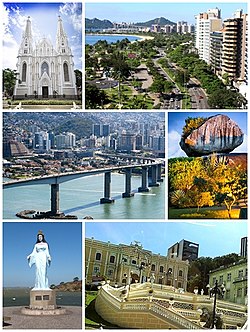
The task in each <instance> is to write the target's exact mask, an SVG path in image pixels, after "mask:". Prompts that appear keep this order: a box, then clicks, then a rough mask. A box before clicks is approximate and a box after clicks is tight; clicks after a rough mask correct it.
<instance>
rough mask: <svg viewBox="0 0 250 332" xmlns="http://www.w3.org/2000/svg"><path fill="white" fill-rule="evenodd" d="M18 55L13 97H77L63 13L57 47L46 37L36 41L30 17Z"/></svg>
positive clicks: (57, 35) (57, 36) (58, 29)
mask: <svg viewBox="0 0 250 332" xmlns="http://www.w3.org/2000/svg"><path fill="white" fill-rule="evenodd" d="M17 59H18V60H17V80H16V85H15V89H14V99H20V100H22V99H36V98H38V99H53V98H60V99H64V98H65V99H76V97H77V89H76V80H75V73H74V62H73V55H72V52H71V49H70V47H69V44H68V38H67V35H66V33H65V31H64V28H63V23H62V19H61V17H60V16H59V17H58V23H57V33H56V46H55V47H54V46H53V45H52V43H51V42H50V40H48V39H47V38H43V39H42V40H40V41H39V42H38V43H36V44H34V41H33V37H32V30H31V20H30V17H28V19H27V23H26V28H25V31H24V33H23V36H22V42H21V45H20V48H19V52H18V56H17Z"/></svg>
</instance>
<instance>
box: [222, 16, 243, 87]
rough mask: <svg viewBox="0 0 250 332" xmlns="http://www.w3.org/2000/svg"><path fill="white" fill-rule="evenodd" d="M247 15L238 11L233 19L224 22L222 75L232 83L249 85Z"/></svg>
mask: <svg viewBox="0 0 250 332" xmlns="http://www.w3.org/2000/svg"><path fill="white" fill-rule="evenodd" d="M247 17H248V15H247V14H243V12H242V10H238V11H237V12H236V13H235V15H234V17H233V18H229V19H226V20H225V21H224V28H223V48H222V75H224V74H226V75H228V78H229V80H230V81H234V82H238V85H241V84H242V83H245V84H247V36H248V23H247Z"/></svg>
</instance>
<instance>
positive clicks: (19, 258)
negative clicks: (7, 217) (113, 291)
mask: <svg viewBox="0 0 250 332" xmlns="http://www.w3.org/2000/svg"><path fill="white" fill-rule="evenodd" d="M39 230H42V231H43V233H44V235H45V239H46V241H47V242H48V244H49V248H50V255H51V257H52V263H51V266H50V267H49V269H48V279H49V285H51V284H59V283H60V282H62V281H64V282H66V281H72V280H73V278H75V277H78V278H80V279H81V278H82V272H81V271H82V225H81V223H80V222H57V221H56V222H4V223H3V284H4V287H20V286H25V287H26V286H28V287H34V283H35V266H32V268H30V267H29V265H28V262H27V256H28V255H29V254H30V253H31V252H32V250H33V247H34V244H35V242H36V236H37V232H38V231H39Z"/></svg>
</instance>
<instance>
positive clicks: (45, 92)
mask: <svg viewBox="0 0 250 332" xmlns="http://www.w3.org/2000/svg"><path fill="white" fill-rule="evenodd" d="M42 94H43V98H49V87H48V86H43V87H42Z"/></svg>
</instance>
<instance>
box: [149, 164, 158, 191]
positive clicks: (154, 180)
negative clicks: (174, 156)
mask: <svg viewBox="0 0 250 332" xmlns="http://www.w3.org/2000/svg"><path fill="white" fill-rule="evenodd" d="M157 171H158V165H152V166H151V183H150V184H149V185H148V186H149V187H159V183H157Z"/></svg>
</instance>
